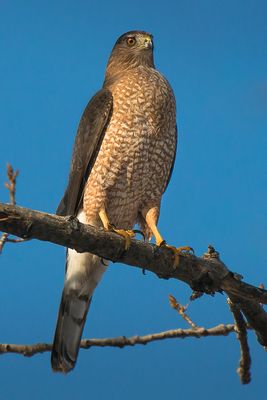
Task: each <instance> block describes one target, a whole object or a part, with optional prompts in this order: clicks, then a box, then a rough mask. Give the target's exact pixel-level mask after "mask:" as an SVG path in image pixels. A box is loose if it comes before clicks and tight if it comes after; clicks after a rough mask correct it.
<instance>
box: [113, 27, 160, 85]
mask: <svg viewBox="0 0 267 400" xmlns="http://www.w3.org/2000/svg"><path fill="white" fill-rule="evenodd" d="M153 47H154V46H153V36H152V35H151V34H150V33H147V32H144V31H130V32H127V33H124V34H123V35H121V36H120V37H119V38H118V40H117V41H116V43H115V45H114V47H113V49H112V52H111V55H110V58H109V61H108V65H107V73H106V78H107V76H112V75H114V74H117V73H120V72H123V71H124V70H128V69H130V68H135V67H137V66H139V65H145V66H148V67H151V68H154V60H153Z"/></svg>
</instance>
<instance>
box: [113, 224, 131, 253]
mask: <svg viewBox="0 0 267 400" xmlns="http://www.w3.org/2000/svg"><path fill="white" fill-rule="evenodd" d="M108 229H109V231H112V232H114V233H117V234H118V235H119V236H122V237H123V238H124V239H125V246H124V249H125V250H128V249H129V247H130V244H131V240H132V238H133V237H134V236H135V231H133V230H132V229H127V230H125V229H117V228H115V226H114V225H112V224H109V227H108Z"/></svg>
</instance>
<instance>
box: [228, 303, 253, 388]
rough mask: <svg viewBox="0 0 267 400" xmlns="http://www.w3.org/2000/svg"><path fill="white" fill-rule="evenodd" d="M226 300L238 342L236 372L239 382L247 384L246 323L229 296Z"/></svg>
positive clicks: (248, 361)
mask: <svg viewBox="0 0 267 400" xmlns="http://www.w3.org/2000/svg"><path fill="white" fill-rule="evenodd" d="M227 302H228V304H229V307H230V310H231V312H232V313H233V316H234V320H235V326H236V335H237V339H238V340H239V343H240V351H241V357H240V360H239V368H238V369H237V373H238V374H239V376H240V380H241V383H243V384H248V383H249V382H250V381H251V374H250V366H251V357H250V352H249V346H248V341H247V325H246V322H245V320H244V318H243V315H242V313H241V311H240V309H239V307H238V305H237V304H236V303H234V302H233V301H232V300H231V299H230V298H228V299H227Z"/></svg>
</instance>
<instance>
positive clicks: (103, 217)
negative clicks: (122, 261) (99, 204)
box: [99, 208, 135, 250]
mask: <svg viewBox="0 0 267 400" xmlns="http://www.w3.org/2000/svg"><path fill="white" fill-rule="evenodd" d="M99 217H100V219H101V221H102V224H103V226H104V228H105V229H106V230H107V231H110V232H115V233H117V234H118V235H120V236H122V237H123V238H124V239H125V250H128V249H129V247H130V244H131V239H132V238H133V237H134V236H135V232H134V231H133V230H131V229H129V230H124V229H116V228H115V227H114V225H112V224H111V223H110V222H109V218H108V216H107V213H106V210H105V209H104V208H102V209H101V210H100V212H99Z"/></svg>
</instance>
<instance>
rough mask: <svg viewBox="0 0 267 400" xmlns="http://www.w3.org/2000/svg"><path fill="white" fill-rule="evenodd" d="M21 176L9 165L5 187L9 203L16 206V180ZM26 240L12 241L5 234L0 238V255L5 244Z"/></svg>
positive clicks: (2, 219)
mask: <svg viewBox="0 0 267 400" xmlns="http://www.w3.org/2000/svg"><path fill="white" fill-rule="evenodd" d="M18 174H19V170H16V171H14V169H13V167H12V165H11V164H9V163H7V178H8V182H5V187H6V188H7V189H8V191H9V202H10V204H12V205H16V179H17V176H18ZM4 219H5V218H1V221H4ZM25 240H26V239H22V238H18V239H10V238H9V234H8V233H6V232H4V233H3V235H2V236H1V238H0V254H1V253H2V251H3V248H4V245H5V243H7V242H8V243H22V242H25Z"/></svg>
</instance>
